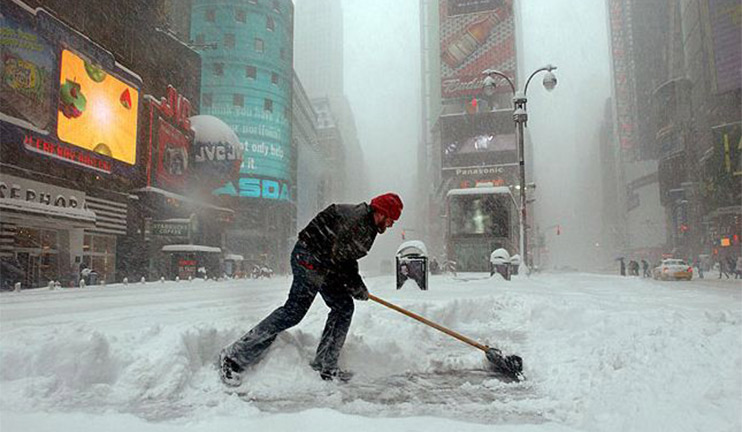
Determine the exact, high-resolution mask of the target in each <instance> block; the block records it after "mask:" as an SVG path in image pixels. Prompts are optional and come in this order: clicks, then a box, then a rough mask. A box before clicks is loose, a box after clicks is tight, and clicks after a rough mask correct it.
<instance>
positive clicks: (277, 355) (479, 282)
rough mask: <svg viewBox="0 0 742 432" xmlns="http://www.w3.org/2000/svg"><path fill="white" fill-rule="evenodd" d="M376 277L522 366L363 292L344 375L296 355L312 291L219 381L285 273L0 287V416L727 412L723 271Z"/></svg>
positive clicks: (50, 420) (698, 423)
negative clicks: (690, 275)
mask: <svg viewBox="0 0 742 432" xmlns="http://www.w3.org/2000/svg"><path fill="white" fill-rule="evenodd" d="M484 276H486V275H480V274H468V275H460V277H458V278H453V277H451V276H434V277H433V278H432V279H431V282H430V289H429V291H420V290H418V289H417V287H416V286H415V285H414V284H412V283H411V282H408V283H407V284H406V285H405V286H404V287H403V289H402V290H399V291H397V290H395V289H394V281H393V279H392V278H391V277H374V278H368V279H367V284H368V286H369V290H370V291H371V292H372V293H374V294H376V295H378V296H379V297H381V298H384V299H386V300H389V301H391V302H393V303H396V304H399V305H400V306H402V307H405V308H409V309H410V310H412V311H414V312H416V313H419V314H421V315H423V316H425V317H427V318H429V319H431V320H433V321H435V322H437V323H440V324H442V325H444V326H447V327H450V328H452V329H454V330H456V331H459V332H461V333H462V334H464V335H466V336H469V337H471V338H473V339H475V340H477V341H480V342H482V343H486V344H490V345H493V346H497V347H500V348H502V349H503V351H506V352H507V353H517V354H519V355H521V356H523V358H524V362H525V373H526V375H527V377H528V380H527V381H525V382H522V383H504V382H501V381H499V380H497V379H494V378H492V377H491V376H488V375H487V374H484V373H482V372H481V369H482V368H483V367H484V366H485V362H486V361H485V359H484V355H483V354H482V352H480V351H478V350H476V349H474V348H472V347H470V346H468V345H465V344H463V343H461V342H459V341H457V340H455V339H453V338H451V337H448V336H446V335H443V334H442V333H439V332H437V331H435V330H434V329H432V328H429V327H426V326H424V325H422V324H420V323H417V322H415V321H413V320H411V319H410V318H407V317H405V316H403V315H401V314H399V313H397V312H394V311H392V310H389V309H386V308H384V307H383V306H381V305H379V304H375V303H373V302H368V303H360V302H357V303H356V312H355V315H354V319H353V324H352V326H351V332H350V334H349V337H348V340H347V342H346V345H345V349H344V351H343V356H342V357H341V363H342V365H343V366H345V367H348V368H351V369H352V370H354V371H355V373H356V376H355V377H354V379H353V380H352V381H351V382H349V383H347V384H336V383H328V382H324V381H322V380H320V379H319V377H318V376H317V374H316V372H314V371H313V370H312V369H311V368H310V367H309V365H308V363H309V361H310V360H311V358H312V356H313V353H314V349H315V348H316V345H317V342H318V338H319V335H320V333H321V330H322V326H323V324H324V319H325V316H326V312H327V308H326V306H325V305H324V303H323V302H322V300H321V298H319V297H318V298H317V299H316V300H315V303H314V305H313V307H312V309H311V310H310V311H309V314H308V315H307V317H306V318H305V319H304V321H303V322H302V323H301V324H299V325H298V326H297V327H294V328H293V329H291V330H289V331H288V332H286V333H284V334H283V335H282V336H281V337H279V339H278V340H277V341H276V343H275V344H274V345H273V347H272V348H271V350H270V351H269V354H268V356H267V357H266V358H265V359H264V360H263V362H262V363H260V365H259V366H257V367H256V368H255V370H253V371H250V372H249V373H248V375H247V378H246V383H244V384H243V386H242V387H241V388H240V389H239V391H238V392H236V393H235V392H229V391H227V390H226V388H225V387H223V385H222V384H221V383H220V381H219V378H218V374H217V372H216V368H215V364H214V362H215V359H216V356H217V354H218V352H219V350H220V348H221V347H222V346H224V345H226V344H227V343H229V342H231V341H232V340H234V339H235V338H237V337H239V336H240V335H241V334H242V333H243V332H244V331H247V330H248V329H249V328H250V327H251V326H252V325H254V324H255V323H257V321H259V320H260V319H262V318H263V317H264V316H265V315H267V314H268V313H269V312H270V311H271V310H273V309H274V308H275V307H277V306H279V305H280V304H281V303H282V302H283V300H284V298H285V296H286V293H287V290H288V286H289V283H290V280H289V279H288V278H285V277H279V278H274V279H272V280H234V281H224V282H204V281H200V280H197V281H194V282H190V283H189V282H180V283H175V282H165V283H159V282H150V283H147V284H146V285H142V284H138V283H137V284H129V285H127V286H124V285H120V284H118V285H108V286H105V287H101V286H97V287H88V288H84V289H60V290H54V291H49V290H46V289H37V290H29V291H23V292H21V293H3V294H2V295H0V356H1V357H0V430H2V431H3V432H13V431H29V430H33V431H55V432H58V431H68V430H75V431H77V432H80V431H87V430H90V431H93V430H95V431H100V430H106V431H118V430H121V431H124V430H126V431H134V430H136V431H171V430H192V431H211V430H303V431H335V430H338V431H339V430H354V431H356V430H385V431H387V432H393V431H426V432H430V431H454V430H455V431H484V430H492V429H493V428H492V426H493V425H497V426H498V429H497V430H515V431H522V430H549V431H552V430H556V431H561V430H584V431H626V430H632V431H634V430H645V431H657V430H673V431H684V430H688V431H690V430H698V431H738V430H740V428H742V418H741V417H740V412H742V331H741V328H740V327H741V323H742V284H740V283H735V282H734V281H733V280H723V281H719V280H718V279H706V280H700V281H699V280H694V281H692V282H658V281H653V280H647V279H638V278H621V277H618V276H612V275H595V274H579V273H563V274H541V275H536V276H533V277H531V278H525V277H522V276H520V277H514V278H513V280H512V281H511V282H505V281H503V280H501V279H489V278H482V277H484Z"/></svg>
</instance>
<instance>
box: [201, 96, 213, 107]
mask: <svg viewBox="0 0 742 432" xmlns="http://www.w3.org/2000/svg"><path fill="white" fill-rule="evenodd" d="M212 99H213V97H212V96H211V93H204V94H203V95H201V105H203V106H205V107H210V106H211V105H212V104H213V100H212Z"/></svg>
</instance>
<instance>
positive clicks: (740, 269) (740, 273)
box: [734, 255, 742, 279]
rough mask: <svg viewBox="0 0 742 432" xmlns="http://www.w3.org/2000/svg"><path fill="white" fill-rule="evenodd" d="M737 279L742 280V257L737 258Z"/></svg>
mask: <svg viewBox="0 0 742 432" xmlns="http://www.w3.org/2000/svg"><path fill="white" fill-rule="evenodd" d="M734 278H735V279H742V255H740V256H738V257H737V267H736V272H735V273H734Z"/></svg>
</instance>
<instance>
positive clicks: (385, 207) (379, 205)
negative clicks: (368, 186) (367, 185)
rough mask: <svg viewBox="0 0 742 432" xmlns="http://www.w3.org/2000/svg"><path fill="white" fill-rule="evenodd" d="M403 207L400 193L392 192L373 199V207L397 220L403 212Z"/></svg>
mask: <svg viewBox="0 0 742 432" xmlns="http://www.w3.org/2000/svg"><path fill="white" fill-rule="evenodd" d="M402 207H404V205H403V204H402V199H401V198H399V195H397V194H395V193H391V192H389V193H385V194H383V195H379V196H377V197H375V198H374V199H372V200H371V208H372V209H374V210H375V211H377V212H379V213H381V214H383V215H384V216H386V217H388V218H391V219H392V220H395V221H396V220H397V219H399V216H400V215H401V214H402Z"/></svg>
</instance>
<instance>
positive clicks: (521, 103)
mask: <svg viewBox="0 0 742 432" xmlns="http://www.w3.org/2000/svg"><path fill="white" fill-rule="evenodd" d="M553 70H556V66H553V65H550V64H548V65H546V66H544V67H542V68H539V69H536V70H535V71H534V72H533V73H532V74H531V76H529V77H528V80H527V81H526V86H525V87H524V88H523V91H522V92H521V91H516V90H515V85H514V84H513V81H512V80H511V79H510V78H509V77H508V76H507V75H505V74H504V73H502V72H500V71H498V70H495V69H487V70H485V71H483V72H482V74H483V75H485V78H484V94H486V95H487V96H492V95H494V94H495V86H496V80H495V75H497V76H499V77H502V78H504V79H505V80H506V81H507V82H508V84H509V85H510V90H511V91H512V92H513V120H514V121H515V125H516V133H517V137H518V163H519V165H520V254H521V256H522V258H523V264H525V266H526V267H527V268H530V265H531V260H530V257H529V255H528V240H527V238H526V234H527V230H526V221H527V218H526V203H527V201H526V164H525V157H524V142H523V128H524V127H525V126H526V124H527V123H528V112H527V111H526V103H527V102H528V99H527V98H526V93H527V92H528V84H530V83H531V78H533V77H534V76H535V75H536V74H537V73H539V72H546V75H545V76H544V81H543V84H544V88H546V90H548V91H551V90H553V89H554V87H556V84H557V79H556V76H555V75H554V73H553V72H552V71H553Z"/></svg>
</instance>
